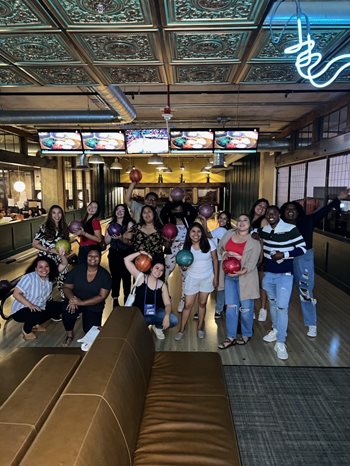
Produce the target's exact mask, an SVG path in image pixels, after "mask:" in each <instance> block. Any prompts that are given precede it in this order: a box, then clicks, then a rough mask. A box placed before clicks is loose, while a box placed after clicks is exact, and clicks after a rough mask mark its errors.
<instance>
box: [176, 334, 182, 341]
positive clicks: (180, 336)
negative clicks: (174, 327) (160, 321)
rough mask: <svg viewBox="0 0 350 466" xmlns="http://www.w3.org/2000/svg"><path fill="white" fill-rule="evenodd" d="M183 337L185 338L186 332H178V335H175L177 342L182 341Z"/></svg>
mask: <svg viewBox="0 0 350 466" xmlns="http://www.w3.org/2000/svg"><path fill="white" fill-rule="evenodd" d="M183 336H184V332H177V334H176V335H175V341H180V340H182V337H183Z"/></svg>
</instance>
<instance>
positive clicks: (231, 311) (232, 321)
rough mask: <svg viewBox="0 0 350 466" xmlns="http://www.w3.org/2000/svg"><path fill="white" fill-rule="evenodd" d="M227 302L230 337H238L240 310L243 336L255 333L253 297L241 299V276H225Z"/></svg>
mask: <svg viewBox="0 0 350 466" xmlns="http://www.w3.org/2000/svg"><path fill="white" fill-rule="evenodd" d="M225 302H226V334H227V336H228V337H229V338H236V336H237V325H238V312H239V311H240V312H241V329H242V336H244V337H251V336H252V335H253V312H254V300H253V299H245V300H242V301H241V299H240V296H239V278H238V277H229V276H227V275H226V276H225Z"/></svg>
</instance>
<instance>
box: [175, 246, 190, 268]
mask: <svg viewBox="0 0 350 466" xmlns="http://www.w3.org/2000/svg"><path fill="white" fill-rule="evenodd" d="M192 262H193V254H192V252H191V251H188V250H187V249H182V250H181V251H179V252H178V253H177V254H176V263H177V264H179V265H180V267H189V266H190V265H191V264H192Z"/></svg>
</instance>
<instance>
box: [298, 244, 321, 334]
mask: <svg viewBox="0 0 350 466" xmlns="http://www.w3.org/2000/svg"><path fill="white" fill-rule="evenodd" d="M293 268H294V284H295V286H296V287H297V288H298V292H299V298H300V305H301V311H302V313H303V318H304V324H305V325H316V321H317V317H316V302H317V301H316V299H315V298H314V295H313V290H314V284H315V270H314V252H313V250H312V249H309V250H308V251H306V254H303V255H302V256H298V257H295V258H294V260H293Z"/></svg>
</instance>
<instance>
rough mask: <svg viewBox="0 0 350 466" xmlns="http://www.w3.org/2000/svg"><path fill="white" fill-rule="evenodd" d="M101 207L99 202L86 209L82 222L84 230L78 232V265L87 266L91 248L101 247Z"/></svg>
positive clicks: (94, 202) (93, 202) (91, 203)
mask: <svg viewBox="0 0 350 466" xmlns="http://www.w3.org/2000/svg"><path fill="white" fill-rule="evenodd" d="M100 211H101V207H100V204H99V203H98V202H97V201H92V202H90V204H89V205H88V206H87V208H86V214H85V217H84V218H83V220H82V222H81V223H82V228H79V230H77V232H76V235H78V236H79V237H80V246H79V254H78V264H86V258H87V255H88V252H89V250H90V246H99V245H100V244H101V241H102V232H101V224H100V220H99V215H100Z"/></svg>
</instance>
